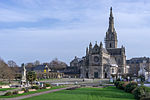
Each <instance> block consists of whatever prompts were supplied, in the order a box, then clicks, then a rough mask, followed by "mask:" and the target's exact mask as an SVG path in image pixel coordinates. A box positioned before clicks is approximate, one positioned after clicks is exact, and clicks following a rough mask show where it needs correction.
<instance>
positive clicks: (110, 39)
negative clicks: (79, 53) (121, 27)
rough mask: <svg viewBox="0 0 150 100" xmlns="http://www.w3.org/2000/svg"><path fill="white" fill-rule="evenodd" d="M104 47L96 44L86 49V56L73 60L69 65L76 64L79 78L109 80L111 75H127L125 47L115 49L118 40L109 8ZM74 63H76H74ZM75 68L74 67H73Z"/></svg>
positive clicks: (101, 44)
mask: <svg viewBox="0 0 150 100" xmlns="http://www.w3.org/2000/svg"><path fill="white" fill-rule="evenodd" d="M104 41H105V46H103V43H102V42H100V44H97V42H96V43H95V44H94V45H92V43H90V44H89V46H88V47H87V48H86V55H85V56H84V57H82V58H81V59H79V58H77V57H76V58H75V59H78V60H75V59H74V60H73V61H72V62H71V63H70V65H72V66H73V65H74V64H77V65H78V66H79V69H80V78H100V79H103V78H110V77H111V75H113V74H115V75H122V74H126V73H127V68H126V54H125V47H124V46H122V47H120V48H118V47H117V43H118V39H117V33H116V31H115V28H114V17H113V13H112V8H110V17H109V27H108V30H107V32H106V36H105V40H104ZM75 61H76V62H75ZM74 66H75V65H74Z"/></svg>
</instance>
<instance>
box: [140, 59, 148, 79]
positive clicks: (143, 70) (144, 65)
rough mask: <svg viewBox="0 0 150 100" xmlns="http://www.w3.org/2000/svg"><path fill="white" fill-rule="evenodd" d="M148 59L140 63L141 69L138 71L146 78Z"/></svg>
mask: <svg viewBox="0 0 150 100" xmlns="http://www.w3.org/2000/svg"><path fill="white" fill-rule="evenodd" d="M145 67H146V61H143V63H141V64H140V70H139V71H138V76H144V78H145V79H146V70H145Z"/></svg>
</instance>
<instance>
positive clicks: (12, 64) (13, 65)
mask: <svg viewBox="0 0 150 100" xmlns="http://www.w3.org/2000/svg"><path fill="white" fill-rule="evenodd" d="M7 64H8V66H9V67H18V65H17V64H16V62H14V61H13V60H9V61H8V63H7Z"/></svg>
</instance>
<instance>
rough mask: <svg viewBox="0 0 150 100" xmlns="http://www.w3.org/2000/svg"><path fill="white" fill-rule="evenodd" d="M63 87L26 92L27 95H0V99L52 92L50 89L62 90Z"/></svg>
mask: <svg viewBox="0 0 150 100" xmlns="http://www.w3.org/2000/svg"><path fill="white" fill-rule="evenodd" d="M64 87H65V86H55V87H52V88H51V89H41V90H40V89H39V90H37V91H32V92H27V93H23V94H17V95H12V96H3V95H0V98H13V97H19V96H23V95H29V94H33V93H39V92H44V91H48V90H52V89H59V88H64Z"/></svg>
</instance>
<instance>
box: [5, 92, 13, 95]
mask: <svg viewBox="0 0 150 100" xmlns="http://www.w3.org/2000/svg"><path fill="white" fill-rule="evenodd" d="M11 95H12V92H7V93H5V94H4V96H11Z"/></svg>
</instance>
